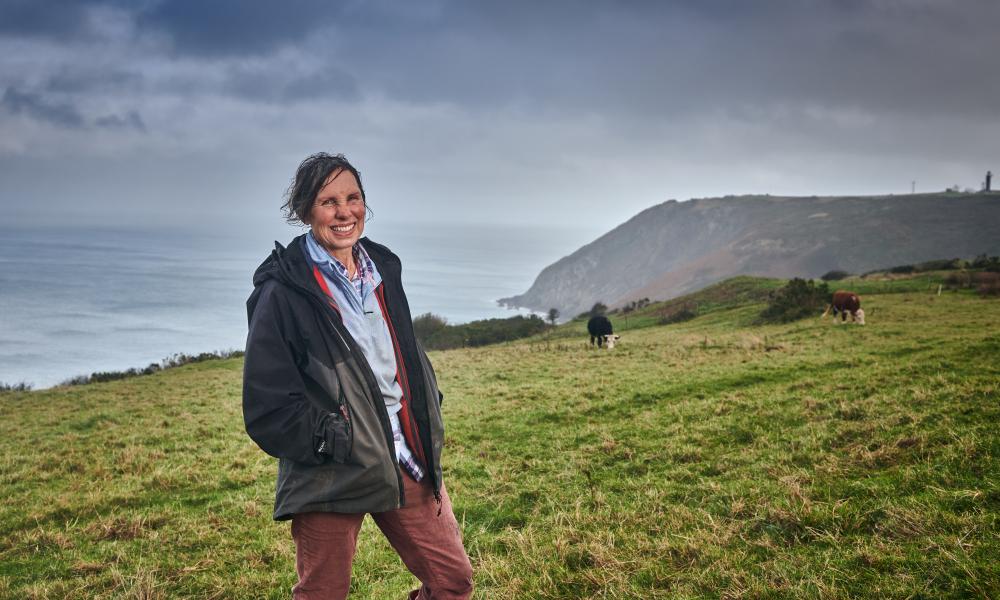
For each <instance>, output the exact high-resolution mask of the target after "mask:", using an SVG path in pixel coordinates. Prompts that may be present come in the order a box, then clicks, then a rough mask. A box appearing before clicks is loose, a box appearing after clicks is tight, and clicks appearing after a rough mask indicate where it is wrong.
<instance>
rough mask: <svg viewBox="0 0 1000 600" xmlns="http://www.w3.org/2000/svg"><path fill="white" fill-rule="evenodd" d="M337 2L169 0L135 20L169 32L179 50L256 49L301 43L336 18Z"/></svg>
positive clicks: (262, 50)
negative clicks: (206, 0)
mask: <svg viewBox="0 0 1000 600" xmlns="http://www.w3.org/2000/svg"><path fill="white" fill-rule="evenodd" d="M340 6H342V4H341V3H338V2H329V1H327V0H290V1H288V2H266V1H253V2H245V1H243V0H217V1H213V2H203V1H201V0H172V1H164V2H160V3H158V4H157V5H155V6H153V7H151V8H150V9H148V10H145V11H142V12H140V13H139V15H138V24H139V26H140V27H142V28H143V29H147V30H153V31H163V32H166V33H167V34H169V35H170V37H171V38H172V39H173V42H174V49H175V50H176V51H177V52H179V53H182V54H198V55H210V56H218V55H231V54H234V53H240V54H247V53H249V54H261V53H266V52H268V51H269V50H272V49H274V48H275V47H277V46H281V45H294V44H297V43H301V42H302V41H303V40H304V39H305V37H306V36H307V35H308V34H309V33H310V32H311V31H313V30H315V29H316V28H317V27H320V26H322V25H323V24H324V23H330V22H331V21H336V20H337V19H338V18H339V17H340V15H341V14H342V13H343V12H344V10H343V9H342V8H340Z"/></svg>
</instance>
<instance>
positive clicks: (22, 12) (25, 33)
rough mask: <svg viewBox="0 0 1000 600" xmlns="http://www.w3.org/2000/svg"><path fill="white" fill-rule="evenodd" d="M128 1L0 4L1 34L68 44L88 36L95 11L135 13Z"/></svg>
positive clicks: (1, 0)
mask: <svg viewBox="0 0 1000 600" xmlns="http://www.w3.org/2000/svg"><path fill="white" fill-rule="evenodd" d="M140 6H142V2H138V1H136V2H134V1H130V0H45V1H44V2H38V1H36V0H0V15H2V18H0V33H2V34H7V35H12V36H16V37H38V38H48V39H55V40H67V39H73V38H77V37H81V36H85V35H87V34H89V33H90V28H89V26H88V22H87V17H88V16H89V15H90V13H91V11H92V10H93V9H95V8H116V9H119V10H126V9H131V10H135V9H136V8H137V7H140Z"/></svg>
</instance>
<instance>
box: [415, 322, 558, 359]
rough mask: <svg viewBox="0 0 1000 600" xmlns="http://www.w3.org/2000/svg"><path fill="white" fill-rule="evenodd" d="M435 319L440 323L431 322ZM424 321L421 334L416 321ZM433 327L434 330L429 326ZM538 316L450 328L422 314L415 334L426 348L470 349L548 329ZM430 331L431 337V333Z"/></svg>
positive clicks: (473, 323) (472, 323)
mask: <svg viewBox="0 0 1000 600" xmlns="http://www.w3.org/2000/svg"><path fill="white" fill-rule="evenodd" d="M427 317H433V319H436V321H434V320H432V319H428V318H427ZM417 320H421V321H422V322H423V323H422V326H421V332H417V331H416V321H417ZM428 325H431V326H432V327H428ZM549 327H550V325H547V324H546V323H545V321H543V320H542V319H541V318H540V317H539V316H538V315H528V316H527V317H525V316H524V315H517V316H516V317H510V318H507V319H483V320H480V321H472V322H470V323H464V324H462V325H448V324H447V323H445V322H444V319H442V318H441V317H434V315H421V316H420V317H418V318H417V319H415V320H414V333H415V334H416V336H417V339H419V340H420V341H421V343H423V345H424V347H425V348H428V349H431V350H449V349H451V348H464V347H468V346H485V345H487V344H498V343H500V342H509V341H511V340H516V339H520V338H525V337H528V336H532V335H535V334H538V333H541V332H543V331H545V330H546V329H548V328H549ZM428 331H430V333H429V334H428V333H427V332H428Z"/></svg>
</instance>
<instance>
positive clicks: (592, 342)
mask: <svg viewBox="0 0 1000 600" xmlns="http://www.w3.org/2000/svg"><path fill="white" fill-rule="evenodd" d="M596 339H597V338H595V337H594V336H590V345H591V346H593V345H594V340H596Z"/></svg>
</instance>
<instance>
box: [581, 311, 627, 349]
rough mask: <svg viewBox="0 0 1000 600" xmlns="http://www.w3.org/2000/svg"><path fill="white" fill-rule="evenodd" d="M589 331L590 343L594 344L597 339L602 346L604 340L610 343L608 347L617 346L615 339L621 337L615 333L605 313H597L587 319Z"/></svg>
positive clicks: (599, 346) (598, 344) (599, 345)
mask: <svg viewBox="0 0 1000 600" xmlns="http://www.w3.org/2000/svg"><path fill="white" fill-rule="evenodd" d="M587 333H589V334H590V345H591V346H593V345H594V341H595V340H596V341H597V347H598V348H602V347H603V346H604V342H607V343H608V348H609V349H611V348H614V347H615V340H617V339H619V336H617V335H614V331H612V330H611V321H609V320H608V318H607V317H605V316H603V315H597V316H596V317H591V318H590V320H589V321H587Z"/></svg>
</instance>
